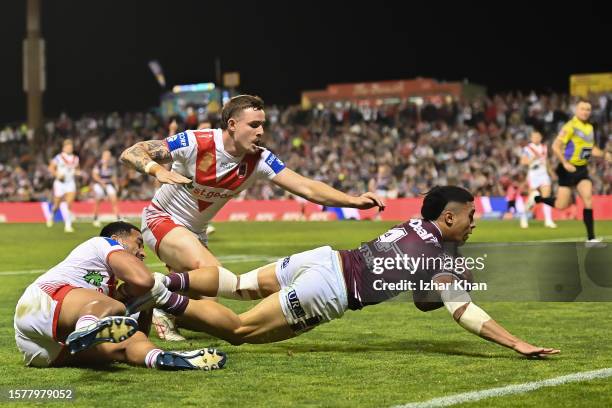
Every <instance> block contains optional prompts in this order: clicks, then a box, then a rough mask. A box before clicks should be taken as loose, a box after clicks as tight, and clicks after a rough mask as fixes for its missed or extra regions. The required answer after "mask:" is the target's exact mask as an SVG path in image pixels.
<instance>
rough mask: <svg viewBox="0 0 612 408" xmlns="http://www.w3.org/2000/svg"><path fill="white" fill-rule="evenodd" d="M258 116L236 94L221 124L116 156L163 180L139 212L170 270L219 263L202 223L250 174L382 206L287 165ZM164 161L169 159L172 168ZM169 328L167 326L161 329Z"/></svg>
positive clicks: (332, 198) (310, 195)
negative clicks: (265, 142) (268, 144)
mask: <svg viewBox="0 0 612 408" xmlns="http://www.w3.org/2000/svg"><path fill="white" fill-rule="evenodd" d="M265 121H266V115H265V112H264V104H263V101H262V100H261V99H260V98H258V97H256V96H250V95H240V96H236V97H233V98H232V99H231V100H230V101H229V102H228V103H226V104H225V105H224V107H223V109H222V112H221V129H202V130H197V131H191V130H189V131H185V132H182V133H179V134H177V135H173V136H170V137H168V138H166V139H165V140H151V141H145V142H139V143H137V144H135V145H134V146H132V147H130V148H128V149H126V150H125V151H124V152H123V154H122V155H121V161H122V162H123V163H125V164H126V165H128V166H130V167H132V168H134V169H136V170H138V171H139V172H141V173H146V174H151V175H153V176H154V177H156V178H157V180H159V181H160V182H161V183H163V185H162V186H161V188H160V189H159V190H157V192H156V193H155V196H154V197H153V200H152V201H151V204H150V205H149V206H148V207H146V208H145V209H144V210H143V215H142V230H143V237H144V239H145V242H146V243H147V245H148V246H149V247H150V248H151V249H153V250H155V252H156V253H157V255H158V256H159V258H160V259H161V260H162V261H163V262H165V263H166V264H167V265H168V266H169V267H170V268H171V269H172V270H173V271H175V272H184V271H188V270H193V269H197V268H200V267H203V266H215V265H220V263H219V261H218V260H217V259H216V258H215V256H214V255H212V254H211V252H210V251H209V250H208V249H207V247H206V244H207V238H206V233H205V231H206V226H207V225H208V224H209V222H210V221H211V219H212V218H213V217H214V215H215V214H216V213H217V212H218V211H219V210H220V209H221V207H223V206H224V205H225V203H227V202H228V201H229V200H230V199H231V198H233V197H235V196H237V195H238V194H239V193H240V192H241V191H242V190H244V189H246V188H248V187H249V186H250V185H251V184H253V182H255V180H257V179H261V178H264V179H268V180H271V181H272V182H273V183H274V184H276V185H277V186H280V187H282V188H283V189H285V190H287V191H290V192H292V193H294V194H296V195H299V196H301V197H304V198H306V199H307V200H310V201H312V202H315V203H318V204H322V205H326V206H332V207H354V208H362V209H366V208H372V207H376V206H378V207H379V208H383V207H384V204H383V202H382V200H381V199H380V198H379V197H378V196H377V195H376V194H374V193H370V192H367V193H365V194H362V195H361V196H359V197H354V196H350V195H347V194H345V193H343V192H341V191H338V190H336V189H334V188H332V187H330V186H328V185H327V184H324V183H322V182H319V181H315V180H312V179H309V178H306V177H303V176H301V175H299V174H297V173H295V172H294V171H292V170H290V169H288V168H286V167H285V164H284V163H283V162H282V161H281V160H280V159H279V158H278V157H276V155H275V154H274V153H272V152H270V151H269V150H267V149H265V148H263V147H262V146H261V138H262V136H263V133H264V124H265ZM163 163H172V171H168V170H166V169H165V168H164V167H163V166H162V165H160V164H163ZM171 330H172V327H170V326H168V327H167V328H166V329H165V331H164V332H166V333H167V332H170V333H172V331H171Z"/></svg>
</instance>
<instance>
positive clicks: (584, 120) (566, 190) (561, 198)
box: [535, 100, 612, 242]
mask: <svg viewBox="0 0 612 408" xmlns="http://www.w3.org/2000/svg"><path fill="white" fill-rule="evenodd" d="M590 117H591V103H590V102H588V101H586V100H580V101H579V102H578V104H577V105H576V114H575V116H574V117H573V118H572V119H571V120H570V121H569V122H567V123H566V124H565V125H563V128H561V132H559V135H558V136H557V138H556V139H555V141H554V142H553V144H552V150H553V153H554V154H555V156H557V158H558V159H559V165H558V166H557V169H556V173H557V176H558V177H559V188H558V190H557V197H556V198H555V197H554V196H551V197H536V198H535V201H536V202H538V203H540V202H543V203H546V204H548V205H550V206H553V207H555V208H558V209H560V210H562V209H564V208H567V207H569V205H570V204H571V200H572V188H574V187H575V188H576V190H577V191H578V195H580V198H582V201H583V203H584V210H582V219H583V221H584V225H585V226H586V230H587V241H589V242H598V240H597V239H595V228H594V226H593V199H592V196H593V183H592V182H591V179H590V178H589V169H588V168H587V164H588V162H589V158H590V157H591V156H594V157H605V158H606V160H608V161H612V154H611V153H610V152H605V153H604V151H603V150H601V149H600V148H599V147H597V146H596V145H595V134H594V132H593V126H592V125H591V124H590V123H588V120H589V118H590Z"/></svg>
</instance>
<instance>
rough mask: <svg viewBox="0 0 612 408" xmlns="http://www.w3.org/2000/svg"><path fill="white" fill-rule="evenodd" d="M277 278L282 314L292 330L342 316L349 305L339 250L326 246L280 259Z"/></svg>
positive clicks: (296, 330) (277, 264) (306, 327)
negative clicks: (279, 287)
mask: <svg viewBox="0 0 612 408" xmlns="http://www.w3.org/2000/svg"><path fill="white" fill-rule="evenodd" d="M276 278H277V279H278V282H279V284H280V286H281V290H280V291H279V293H278V295H279V299H280V304H281V308H282V309H283V314H284V315H285V319H287V323H288V324H289V326H290V327H291V329H293V331H294V332H295V333H301V332H304V331H307V330H310V329H312V328H314V327H315V326H317V325H319V324H322V323H327V322H329V321H331V320H333V319H337V318H339V317H342V315H343V314H344V312H345V311H346V310H347V309H348V300H347V295H346V285H345V283H344V276H343V274H342V268H341V267H340V258H339V254H338V252H336V251H334V250H332V248H331V247H329V246H324V247H321V248H317V249H313V250H311V251H306V252H301V253H299V254H295V255H291V256H288V257H286V258H284V259H279V260H278V261H277V262H276Z"/></svg>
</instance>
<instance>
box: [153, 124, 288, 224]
mask: <svg viewBox="0 0 612 408" xmlns="http://www.w3.org/2000/svg"><path fill="white" fill-rule="evenodd" d="M166 143H167V145H168V149H169V150H170V153H171V155H172V160H173V162H172V171H175V172H177V173H180V174H182V175H183V176H185V177H187V178H189V179H191V180H192V183H191V184H189V185H170V184H164V185H162V186H161V188H160V189H159V190H157V192H156V193H155V196H154V197H153V200H152V203H153V204H154V205H155V207H157V208H158V209H159V210H161V211H163V212H165V213H168V214H170V215H171V216H172V217H173V218H174V219H176V220H177V221H179V222H180V223H181V224H183V225H184V226H185V227H187V228H188V229H190V230H191V231H193V232H194V233H201V232H202V231H204V230H205V229H206V226H207V225H208V223H209V222H210V220H212V218H213V217H214V216H215V214H216V213H217V212H218V211H219V210H220V209H221V208H222V207H223V206H224V205H225V203H227V202H228V201H229V200H230V199H231V198H233V197H236V196H237V195H238V194H239V193H240V192H241V191H242V190H244V189H246V188H248V187H249V186H250V185H252V184H253V183H254V182H255V180H257V179H260V178H264V179H268V180H270V179H272V178H274V177H275V176H276V175H277V174H278V173H280V172H281V171H282V170H283V169H284V168H285V164H284V163H283V162H282V161H281V160H280V159H279V158H277V157H276V155H274V153H272V152H270V151H269V150H267V149H264V148H261V149H260V150H259V151H258V152H257V153H255V154H246V155H244V156H242V157H234V156H232V155H230V154H229V153H227V152H226V151H225V149H224V147H223V138H222V131H221V129H203V130H188V131H185V132H182V133H179V134H176V135H173V136H170V137H168V138H166Z"/></svg>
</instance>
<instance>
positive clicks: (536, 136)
mask: <svg viewBox="0 0 612 408" xmlns="http://www.w3.org/2000/svg"><path fill="white" fill-rule="evenodd" d="M531 143H534V144H540V143H542V134H541V133H540V132H538V131H537V130H533V131H532V132H531Z"/></svg>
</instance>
